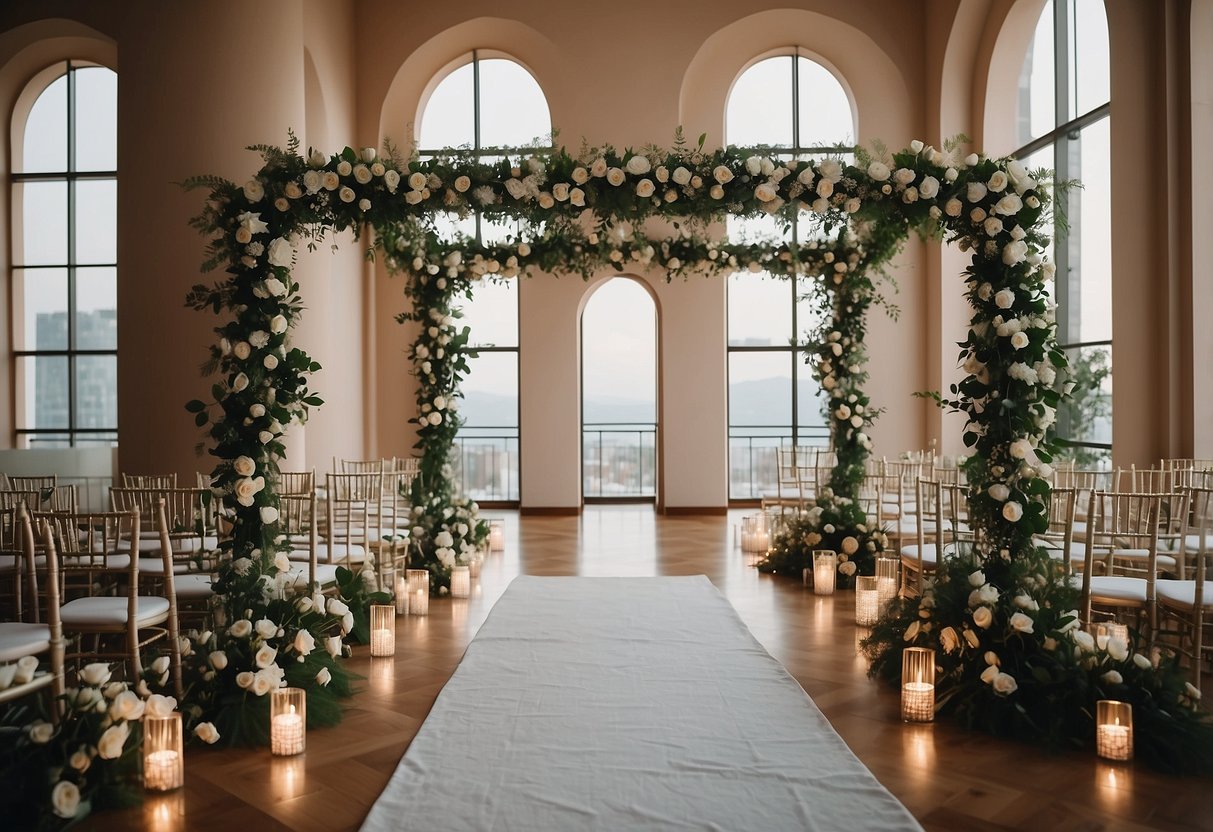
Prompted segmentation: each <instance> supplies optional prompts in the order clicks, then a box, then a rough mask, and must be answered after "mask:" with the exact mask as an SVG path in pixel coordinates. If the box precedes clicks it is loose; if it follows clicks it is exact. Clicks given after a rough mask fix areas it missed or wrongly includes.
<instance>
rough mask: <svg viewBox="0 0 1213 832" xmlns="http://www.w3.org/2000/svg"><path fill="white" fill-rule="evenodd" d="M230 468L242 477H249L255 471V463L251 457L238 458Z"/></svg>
mask: <svg viewBox="0 0 1213 832" xmlns="http://www.w3.org/2000/svg"><path fill="white" fill-rule="evenodd" d="M232 468H233V469H234V470H235V472H236V473H237V474H239V475H240V476H242V477H251V476H252V475H253V474H254V473H256V471H257V463H255V462H253V460H252V458H251V457H247V456H238V457H236V461H235V462H233V463H232Z"/></svg>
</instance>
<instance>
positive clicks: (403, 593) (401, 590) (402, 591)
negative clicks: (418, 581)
mask: <svg viewBox="0 0 1213 832" xmlns="http://www.w3.org/2000/svg"><path fill="white" fill-rule="evenodd" d="M408 614H409V579H408V578H406V577H405V576H404V575H402V574H400V573H397V574H396V615H408Z"/></svg>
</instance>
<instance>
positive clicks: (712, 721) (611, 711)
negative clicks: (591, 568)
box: [363, 576, 919, 832]
mask: <svg viewBox="0 0 1213 832" xmlns="http://www.w3.org/2000/svg"><path fill="white" fill-rule="evenodd" d="M848 648H849V643H848ZM918 828H919V826H918V824H917V823H916V822H915V821H914V819H913V818H912V817H911V815H910V814H909V812H907V811H906V809H905V807H903V806H902V805H901V804H900V803H899V802H898V801H897V799H896V798H894V797H893V795H892V794H890V793H889V792H888V791H887V790H886V789H885V788H884V787H883V786H881V785H880V783H878V782H877V781H876V779H875V778H874V777H873V776H872V774H871V772H869V771H868V770H867V768H865V767H864V765H863V763H861V762H860V761H859V759H858V758H857V757H856V756H855V755H854V754H852V753H851V751H850V749H848V748H847V746H846V744H845V743H844V742H843V741H842V739H841V738H840V737H839V736H838V734H837V733H835V731H834V729H833V728H831V727H830V724H829V723H828V722H827V721H826V719H825V717H824V716H822V714H821V711H819V710H818V709H817V706H816V705H814V704H813V702H812V700H810V699H809V697H808V696H807V695H806V694H805V692H804V690H803V689H802V688H801V687H800V685H799V684H797V682H796V680H795V679H793V678H792V677H791V676H790V675H789V674H788V672H787V671H786V670H785V669H784V668H783V666H782V665H781V664H779V662H777V661H776V660H775V659H774V658H772V657H771V656H770V654H768V653H767V652H766V651H765V650H764V649H763V648H762V646H761V645H760V644H759V643H758V642H757V641H756V640H755V639H754V637H753V635H751V633H750V631H749V629H748V628H747V627H746V626H745V624H744V623H743V622H742V621H741V619H740V618H739V617H738V615H737V613H736V611H735V610H734V609H733V607H732V605H730V604H729V602H728V601H727V600H725V598H724V596H722V595H721V594H720V593H719V592H718V591H717V590H716V588H715V587H714V586H712V584H711V582H710V581H708V579H707V578H706V577H703V576H697V577H691V578H538V577H520V578H517V579H515V581H514V582H513V583H512V584H511V585H510V587H509V589H507V590H506V592H505V594H504V595H503V596H502V597H501V600H499V601H498V602H497V605H496V606H495V607H494V608H493V610H492V612H491V613H490V615H489V617H488V620H487V621H486V622H485V623H484V626H483V627H482V628H481V629H480V633H479V634H478V635H477V636H476V638H475V639H473V640H472V642H471V644H469V645H468V648H467V653H466V654H465V655H464V658H463V661H462V662H461V663H460V664H459V667H458V668H457V669H456V671H455V674H454V676H452V677H451V680H450V681H449V682H448V683H447V685H446V687H445V688H443V690H442V693H441V694H440V695H439V696H438V699H437V701H436V702H435V703H434V708H433V710H432V711H431V712H430V715H429V717H428V718H427V719H426V721H425V723H424V724H423V725H422V726H421V730H420V731H419V732H418V733H417V736H416V738H415V739H414V740H413V742H412V745H410V746H409V749H408V752H407V753H406V754H405V756H404V759H403V760H401V762H400V767H399V768H397V769H396V773H395V774H394V775H393V776H392V779H391V782H390V783H388V786H387V789H386V790H385V791H384V793H383V794H382V795H381V796H380V798H379V800H378V801H377V802H376V803H375V805H374V806H373V807H372V808H371V812H370V815H369V816H368V817H367V820H366V824H365V825H364V826H363V829H364V830H366V832H386V830H403V829H410V830H427V832H429V831H430V830H490V829H492V830H518V832H540V830H544V831H545V832H546V830H552V832H557V831H558V832H570V831H571V830H582V829H588V830H612V832H614V830H641V829H654V830H656V829H661V830H665V829H710V830H794V829H808V830H823V831H824V830H845V832H859V830H903V829H918Z"/></svg>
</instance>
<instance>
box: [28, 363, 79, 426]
mask: <svg viewBox="0 0 1213 832" xmlns="http://www.w3.org/2000/svg"><path fill="white" fill-rule="evenodd" d="M17 384H18V389H19V390H21V393H22V402H21V405H22V406H21V407H20V408H19V409H18V424H17V427H19V428H66V427H67V426H68V413H67V409H68V375H67V357H66V356H47V355H37V356H22V357H19V358H18V359H17Z"/></svg>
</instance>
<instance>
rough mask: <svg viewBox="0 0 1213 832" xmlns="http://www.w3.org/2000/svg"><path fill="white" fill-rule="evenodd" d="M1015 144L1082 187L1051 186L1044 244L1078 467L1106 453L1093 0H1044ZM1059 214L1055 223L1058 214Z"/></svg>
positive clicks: (1105, 150)
mask: <svg viewBox="0 0 1213 832" xmlns="http://www.w3.org/2000/svg"><path fill="white" fill-rule="evenodd" d="M1018 103H1019V111H1018V118H1017V121H1016V127H1017V131H1018V136H1017V143H1018V144H1019V145H1020V148H1019V150H1018V151H1016V152H1015V154H1014V155H1015V156H1017V157H1018V158H1019V159H1020V160H1022V161H1024V162H1025V163H1026V164H1027V165H1028V166H1029V167H1031V168H1051V169H1053V170H1054V171H1056V175H1057V181H1059V182H1063V181H1067V180H1072V179H1078V180H1081V182H1082V185H1083V186H1082V188H1081V189H1078V188H1075V189H1072V190H1070V191H1068V192H1067V193H1059V194H1058V209H1059V210H1058V216H1059V222H1058V223H1057V225H1056V226H1055V227H1054V229H1053V247H1052V251H1051V252H1050V254H1051V256H1052V257H1053V259H1054V261H1055V262H1056V264H1057V278H1056V283H1055V287H1054V291H1055V297H1056V300H1057V340H1058V341H1059V342H1061V344H1062V345H1063V347H1064V348H1065V350H1066V354H1067V356H1068V357H1069V360H1070V364H1071V367H1072V370H1073V371H1074V373H1073V376H1074V380H1075V381H1076V382H1077V387H1076V388H1075V391H1074V393H1075V395H1074V398H1073V399H1072V400H1071V401H1070V402H1069V403H1068V404H1067V405H1066V406H1063V407H1062V408H1061V409H1060V410H1059V411H1058V414H1057V417H1058V418H1057V431H1058V435H1059V436H1060V437H1061V438H1063V439H1065V440H1067V441H1068V442H1070V443H1071V444H1072V445H1073V446H1074V447H1073V450H1072V452H1071V455H1072V456H1073V457H1074V458H1075V459H1076V460H1077V461H1078V462H1079V463H1080V464H1083V465H1094V464H1102V463H1106V462H1110V460H1111V451H1112V375H1111V374H1112V261H1111V247H1112V192H1111V183H1112V169H1111V168H1112V166H1111V132H1110V121H1111V115H1110V113H1111V94H1110V81H1109V64H1108V19H1107V15H1106V12H1105V11H1104V5H1103V2H1102V0H1049V1H1048V2H1046V3H1045V7H1044V10H1043V11H1042V12H1041V15H1040V20H1039V22H1038V23H1037V25H1036V32H1035V34H1034V35H1033V38H1032V42H1031V44H1030V45H1029V47H1028V51H1027V55H1026V56H1025V57H1024V63H1023V71H1022V72H1021V74H1020V80H1019V102H1018ZM1060 218H1064V221H1060Z"/></svg>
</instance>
